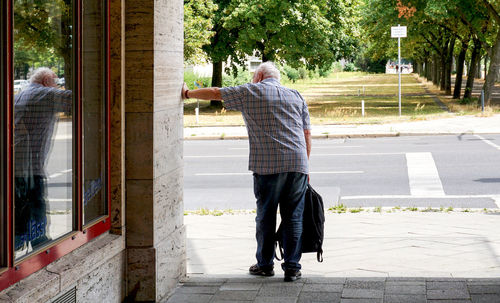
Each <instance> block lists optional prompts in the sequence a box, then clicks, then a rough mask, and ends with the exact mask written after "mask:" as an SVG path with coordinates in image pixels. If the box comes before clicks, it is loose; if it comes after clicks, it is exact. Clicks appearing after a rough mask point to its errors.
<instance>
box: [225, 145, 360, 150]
mask: <svg viewBox="0 0 500 303" xmlns="http://www.w3.org/2000/svg"><path fill="white" fill-rule="evenodd" d="M351 147H353V148H360V147H364V146H361V145H350V146H344V145H342V146H314V147H313V149H329V148H351ZM228 150H248V147H230V148H228Z"/></svg>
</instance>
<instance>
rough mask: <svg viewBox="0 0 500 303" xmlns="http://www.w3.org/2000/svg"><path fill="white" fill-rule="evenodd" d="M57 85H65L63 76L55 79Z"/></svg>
mask: <svg viewBox="0 0 500 303" xmlns="http://www.w3.org/2000/svg"><path fill="white" fill-rule="evenodd" d="M57 85H59V86H61V87H62V86H65V85H66V80H64V78H58V79H57Z"/></svg>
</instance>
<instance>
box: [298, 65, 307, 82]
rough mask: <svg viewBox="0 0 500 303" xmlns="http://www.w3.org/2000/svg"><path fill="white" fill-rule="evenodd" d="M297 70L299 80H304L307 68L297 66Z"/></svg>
mask: <svg viewBox="0 0 500 303" xmlns="http://www.w3.org/2000/svg"><path fill="white" fill-rule="evenodd" d="M298 72H299V79H300V80H304V79H306V78H307V70H306V69H305V68H303V67H299V69H298Z"/></svg>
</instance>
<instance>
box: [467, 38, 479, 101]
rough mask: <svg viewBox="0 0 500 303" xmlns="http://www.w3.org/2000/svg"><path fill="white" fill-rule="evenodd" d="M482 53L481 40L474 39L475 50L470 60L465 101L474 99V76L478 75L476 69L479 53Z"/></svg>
mask: <svg viewBox="0 0 500 303" xmlns="http://www.w3.org/2000/svg"><path fill="white" fill-rule="evenodd" d="M480 51H481V45H480V44H479V39H477V38H475V39H474V48H473V49H472V56H471V59H470V65H469V71H468V73H467V84H466V86H465V93H464V99H470V98H471V97H472V88H473V87H474V76H475V75H476V68H477V65H478V61H479V59H480V55H479V52H480Z"/></svg>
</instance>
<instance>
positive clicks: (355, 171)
mask: <svg viewBox="0 0 500 303" xmlns="http://www.w3.org/2000/svg"><path fill="white" fill-rule="evenodd" d="M363 173H364V171H361V170H352V171H345V170H339V171H317V172H313V171H312V172H310V174H363ZM251 174H252V173H251V172H246V173H196V174H194V175H195V176H246V175H251Z"/></svg>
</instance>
